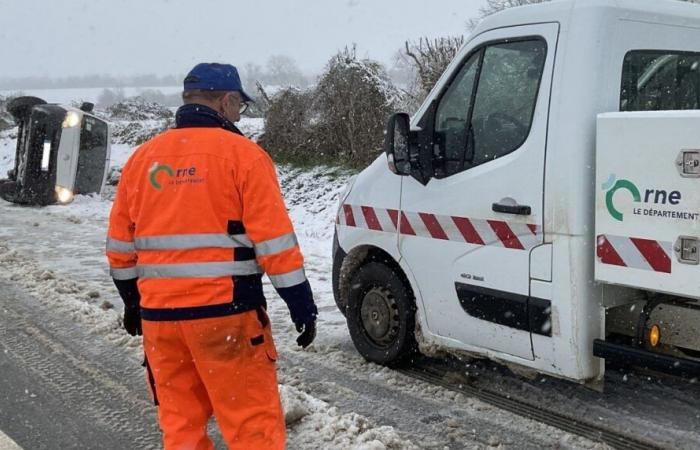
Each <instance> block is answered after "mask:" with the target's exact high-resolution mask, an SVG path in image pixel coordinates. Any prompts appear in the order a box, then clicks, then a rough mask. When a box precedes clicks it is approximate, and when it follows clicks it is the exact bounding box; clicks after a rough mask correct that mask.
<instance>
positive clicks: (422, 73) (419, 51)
mask: <svg viewBox="0 0 700 450" xmlns="http://www.w3.org/2000/svg"><path fill="white" fill-rule="evenodd" d="M462 44H464V36H450V37H441V38H436V39H433V40H430V39H428V38H420V39H419V40H418V42H410V41H406V44H405V46H406V55H407V56H408V57H409V58H411V60H412V61H413V64H414V65H415V67H416V70H417V71H418V77H419V79H420V87H421V88H422V91H423V93H424V94H427V93H428V92H430V90H431V89H432V88H433V86H435V83H436V82H437V80H438V79H439V78H440V77H441V76H442V73H443V72H444V71H445V69H446V68H447V65H448V64H450V61H452V59H453V58H454V57H455V55H456V54H457V52H458V51H459V49H460V48H461V47H462Z"/></svg>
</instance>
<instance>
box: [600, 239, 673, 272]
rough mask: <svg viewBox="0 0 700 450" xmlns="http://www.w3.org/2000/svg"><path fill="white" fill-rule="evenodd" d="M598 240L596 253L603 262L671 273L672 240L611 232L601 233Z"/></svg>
mask: <svg viewBox="0 0 700 450" xmlns="http://www.w3.org/2000/svg"><path fill="white" fill-rule="evenodd" d="M597 241H598V245H597V249H596V253H597V255H598V259H599V260H600V262H602V263H603V264H611V265H613V266H621V267H631V268H633V269H641V270H651V271H654V272H663V273H671V256H672V255H673V245H672V244H671V243H670V242H660V241H654V240H650V239H641V238H634V237H626V236H613V235H611V234H601V235H599V236H598V239H597Z"/></svg>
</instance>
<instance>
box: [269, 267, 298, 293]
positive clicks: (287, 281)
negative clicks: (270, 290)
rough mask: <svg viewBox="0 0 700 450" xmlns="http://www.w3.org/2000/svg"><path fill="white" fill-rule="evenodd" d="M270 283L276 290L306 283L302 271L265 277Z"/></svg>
mask: <svg viewBox="0 0 700 450" xmlns="http://www.w3.org/2000/svg"><path fill="white" fill-rule="evenodd" d="M267 276H268V277H270V281H272V285H273V286H274V287H276V288H277V289H281V288H288V287H292V286H296V285H297V284H300V283H303V282H304V281H306V274H305V273H304V269H303V268H302V269H299V270H294V271H292V272H287V273H283V274H281V275H270V274H268V275H267Z"/></svg>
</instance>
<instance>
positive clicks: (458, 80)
mask: <svg viewBox="0 0 700 450" xmlns="http://www.w3.org/2000/svg"><path fill="white" fill-rule="evenodd" d="M480 57H481V52H478V53H476V54H474V55H472V56H471V57H470V58H469V59H468V60H467V62H466V64H464V66H462V69H460V71H459V73H458V74H457V76H456V77H455V79H454V80H453V81H452V83H450V87H448V88H447V91H446V92H445V95H444V96H443V97H442V101H440V104H439V105H438V108H437V111H436V116H435V132H436V136H438V137H439V138H438V139H439V142H441V144H440V145H441V147H442V148H443V152H444V167H443V168H441V169H442V170H444V172H445V173H446V175H450V174H453V173H457V172H461V171H462V170H464V166H465V158H466V156H467V152H466V149H467V122H468V121H469V109H470V108H469V105H470V104H471V101H472V92H473V90H474V80H475V79H476V70H477V67H478V65H479V59H480Z"/></svg>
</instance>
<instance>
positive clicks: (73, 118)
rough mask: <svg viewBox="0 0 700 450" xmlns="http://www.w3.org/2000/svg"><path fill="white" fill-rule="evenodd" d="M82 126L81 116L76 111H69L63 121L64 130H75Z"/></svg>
mask: <svg viewBox="0 0 700 450" xmlns="http://www.w3.org/2000/svg"><path fill="white" fill-rule="evenodd" d="M79 124H80V114H78V113H77V112H75V111H68V112H67V113H66V117H65V119H63V124H62V126H63V128H73V127H77V126H78V125H79Z"/></svg>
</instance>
